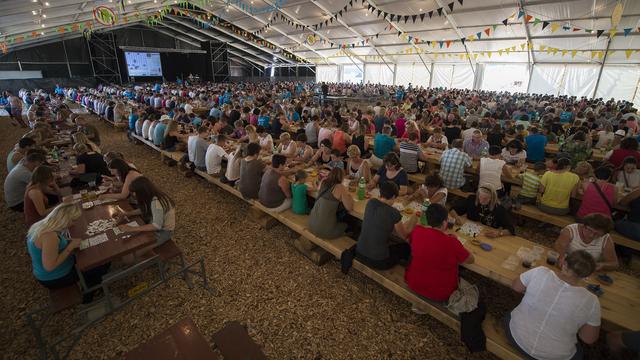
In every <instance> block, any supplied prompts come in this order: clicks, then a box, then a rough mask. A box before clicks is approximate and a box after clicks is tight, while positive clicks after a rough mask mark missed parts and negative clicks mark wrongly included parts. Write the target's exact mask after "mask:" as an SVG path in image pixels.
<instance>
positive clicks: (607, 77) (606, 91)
mask: <svg viewBox="0 0 640 360" xmlns="http://www.w3.org/2000/svg"><path fill="white" fill-rule="evenodd" d="M639 78H640V68H639V67H638V66H637V65H632V66H615V65H605V66H604V68H603V69H602V77H601V78H600V83H599V84H598V90H597V91H596V97H597V98H603V99H605V100H607V99H611V98H614V99H616V100H627V101H633V95H634V93H635V91H636V86H637V85H638V79H639Z"/></svg>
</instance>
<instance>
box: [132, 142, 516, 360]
mask: <svg viewBox="0 0 640 360" xmlns="http://www.w3.org/2000/svg"><path fill="white" fill-rule="evenodd" d="M137 138H139V137H137ZM141 141H143V140H141ZM143 142H144V143H145V144H147V145H149V146H151V145H152V144H149V142H148V141H143ZM152 147H153V148H154V149H156V150H158V151H161V150H160V149H157V147H155V146H152ZM195 173H196V174H198V175H199V176H200V177H202V178H203V179H205V180H207V181H208V182H210V183H213V184H215V185H217V186H220V187H221V188H223V189H225V190H227V191H228V192H230V193H232V194H234V195H235V196H237V197H239V198H241V199H242V200H243V201H245V202H247V203H249V204H251V205H253V208H254V209H258V210H260V211H262V212H264V213H266V214H267V215H269V216H270V217H272V218H274V219H276V220H278V221H279V222H281V223H282V224H284V225H285V226H287V227H288V228H290V229H291V230H293V231H295V232H296V233H298V234H300V236H301V239H302V238H303V239H305V240H307V241H309V242H310V243H312V244H313V245H315V246H317V247H318V248H320V249H322V250H323V251H326V252H327V253H329V254H331V255H332V256H334V257H335V258H337V259H340V256H341V255H342V253H343V252H344V251H345V250H347V249H349V248H351V247H352V246H353V245H355V243H356V242H355V240H353V239H351V238H349V237H347V236H342V237H339V238H337V239H331V240H327V239H322V238H320V237H317V236H315V235H314V234H312V233H311V232H310V231H309V230H308V227H307V226H308V216H306V215H297V214H294V213H293V212H292V211H291V210H287V211H284V212H281V213H275V212H273V211H271V210H269V209H268V208H265V207H264V206H262V205H261V204H260V203H259V202H258V201H253V200H247V199H244V198H243V197H242V194H240V192H239V191H238V190H237V189H235V188H233V187H231V186H229V185H228V184H224V183H222V182H221V181H220V179H218V178H215V177H213V176H210V175H208V174H207V173H206V172H204V171H200V170H195ZM305 255H306V254H305ZM353 268H354V269H355V270H358V271H360V272H361V273H363V274H364V275H366V276H367V277H369V278H371V279H372V280H374V281H375V282H377V283H378V284H380V285H382V286H383V287H385V288H387V289H389V290H390V291H392V292H393V293H394V294H396V295H398V296H400V297H402V298H403V299H405V300H407V301H409V302H410V303H412V304H413V305H415V306H417V307H418V308H419V309H421V310H423V311H424V312H426V313H427V314H429V315H431V316H432V317H434V318H436V319H437V320H439V321H441V322H442V323H444V324H445V325H448V326H450V327H451V328H453V329H454V330H456V331H459V330H460V322H459V320H458V319H457V317H456V316H455V315H453V314H452V313H451V312H449V311H448V310H447V309H446V308H444V307H443V306H441V305H437V304H434V303H430V302H428V301H426V300H424V299H422V298H421V297H419V296H417V295H416V294H414V293H413V292H412V291H411V290H409V288H408V287H407V285H406V283H405V281H404V268H403V267H401V266H396V267H394V268H393V269H391V270H385V271H378V270H374V269H371V268H369V267H367V266H365V265H364V264H362V263H360V262H359V261H357V260H354V262H353ZM483 330H484V332H485V335H486V337H487V350H489V351H490V352H492V353H494V354H495V355H497V356H499V357H500V358H503V359H521V358H522V357H521V355H520V354H519V353H518V351H517V350H516V349H515V348H513V347H512V346H511V345H510V344H509V342H508V340H507V338H506V335H505V334H504V331H503V327H502V325H501V322H499V321H498V320H497V319H494V318H492V317H491V316H490V315H487V317H486V318H485V321H484V322H483ZM214 342H215V339H214Z"/></svg>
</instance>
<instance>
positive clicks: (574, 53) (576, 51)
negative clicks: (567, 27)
mask: <svg viewBox="0 0 640 360" xmlns="http://www.w3.org/2000/svg"><path fill="white" fill-rule="evenodd" d="M577 53H578V50H571V58H572V59H573V58H574V57H576V54H577Z"/></svg>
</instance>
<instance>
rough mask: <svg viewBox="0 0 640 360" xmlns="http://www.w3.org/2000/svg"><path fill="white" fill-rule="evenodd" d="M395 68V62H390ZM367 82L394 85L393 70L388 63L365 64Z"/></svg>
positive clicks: (365, 79) (365, 80)
mask: <svg viewBox="0 0 640 360" xmlns="http://www.w3.org/2000/svg"><path fill="white" fill-rule="evenodd" d="M390 66H391V69H393V64H390ZM364 82H365V84H368V83H371V84H383V85H393V72H392V71H391V70H390V69H389V67H388V66H387V65H386V64H365V65H364Z"/></svg>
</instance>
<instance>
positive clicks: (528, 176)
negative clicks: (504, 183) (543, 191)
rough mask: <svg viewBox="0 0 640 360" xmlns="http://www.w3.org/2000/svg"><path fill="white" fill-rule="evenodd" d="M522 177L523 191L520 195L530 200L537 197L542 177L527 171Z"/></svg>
mask: <svg viewBox="0 0 640 360" xmlns="http://www.w3.org/2000/svg"><path fill="white" fill-rule="evenodd" d="M520 177H521V178H522V190H520V195H522V196H524V197H528V198H535V197H537V196H538V187H540V176H538V175H536V174H535V173H533V172H530V171H527V172H525V173H524V174H522V175H520Z"/></svg>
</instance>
